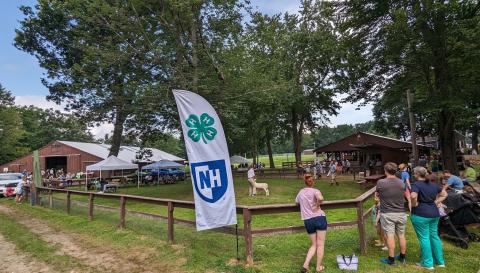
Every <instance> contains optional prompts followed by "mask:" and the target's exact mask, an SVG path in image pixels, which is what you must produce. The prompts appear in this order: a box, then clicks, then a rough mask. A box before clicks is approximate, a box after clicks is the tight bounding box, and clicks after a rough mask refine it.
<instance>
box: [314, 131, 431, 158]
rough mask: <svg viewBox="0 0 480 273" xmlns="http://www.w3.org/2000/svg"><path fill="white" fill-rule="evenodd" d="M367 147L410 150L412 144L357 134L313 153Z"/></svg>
mask: <svg viewBox="0 0 480 273" xmlns="http://www.w3.org/2000/svg"><path fill="white" fill-rule="evenodd" d="M369 146H371V147H373V146H377V147H379V146H381V147H384V148H388V149H410V148H411V147H412V144H411V143H410V142H408V141H403V140H398V139H394V138H390V137H385V136H379V135H375V134H371V133H365V132H357V133H355V134H352V135H349V136H347V137H345V138H342V139H340V140H338V141H336V142H333V143H330V144H327V145H325V146H323V147H319V148H317V149H315V152H316V153H322V152H346V151H354V150H358V149H362V147H363V148H367V147H369ZM417 146H418V147H425V146H424V145H420V144H417ZM425 148H427V147H425Z"/></svg>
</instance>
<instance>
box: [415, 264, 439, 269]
mask: <svg viewBox="0 0 480 273" xmlns="http://www.w3.org/2000/svg"><path fill="white" fill-rule="evenodd" d="M415 265H416V266H418V267H420V268H421V269H426V270H435V268H434V267H433V266H432V267H425V266H423V265H421V264H420V263H416V264H415Z"/></svg>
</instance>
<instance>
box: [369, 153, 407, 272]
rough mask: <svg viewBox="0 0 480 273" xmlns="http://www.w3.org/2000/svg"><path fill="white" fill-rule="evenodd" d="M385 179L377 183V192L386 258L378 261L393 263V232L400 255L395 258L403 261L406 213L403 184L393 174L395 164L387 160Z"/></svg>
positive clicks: (405, 245) (405, 242) (405, 246)
mask: <svg viewBox="0 0 480 273" xmlns="http://www.w3.org/2000/svg"><path fill="white" fill-rule="evenodd" d="M384 170H385V175H386V176H387V177H386V178H385V179H381V180H379V181H378V183H377V192H376V193H375V194H376V195H377V197H378V198H379V199H380V225H381V226H382V229H383V231H384V233H385V235H386V237H387V247H388V258H382V259H381V260H380V261H381V262H382V263H385V264H389V265H394V264H395V257H394V255H395V234H396V235H397V236H398V242H399V245H400V255H399V256H397V259H398V260H400V262H402V263H405V253H406V250H407V241H406V239H405V225H406V222H407V214H406V213H405V197H404V192H405V185H404V183H403V182H402V180H400V179H399V178H397V177H396V176H395V173H396V172H397V164H395V163H392V162H388V163H387V164H385V166H384Z"/></svg>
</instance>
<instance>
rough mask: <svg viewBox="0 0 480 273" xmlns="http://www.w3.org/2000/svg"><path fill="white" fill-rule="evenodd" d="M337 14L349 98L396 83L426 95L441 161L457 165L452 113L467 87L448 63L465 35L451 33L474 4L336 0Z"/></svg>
mask: <svg viewBox="0 0 480 273" xmlns="http://www.w3.org/2000/svg"><path fill="white" fill-rule="evenodd" d="M336 13H337V15H338V16H339V18H341V20H340V26H341V28H340V29H339V31H340V32H341V33H342V35H343V37H344V38H345V39H344V41H345V43H344V45H345V48H346V53H347V54H346V56H345V58H346V63H347V64H348V66H347V68H346V69H345V70H346V71H347V73H345V74H344V79H345V80H346V81H344V82H343V84H339V86H341V87H343V88H344V89H345V90H347V91H348V92H349V94H350V97H349V99H350V100H352V101H357V100H362V99H366V100H376V99H377V98H378V97H380V96H381V94H384V93H385V92H386V91H388V90H389V89H390V88H392V86H395V85H396V86H399V85H401V86H402V87H403V88H404V90H406V88H410V89H411V90H412V91H414V92H415V93H416V96H417V97H419V96H424V97H428V104H424V107H429V108H430V109H431V111H432V112H433V113H434V114H435V115H436V119H437V121H438V124H437V127H438V130H437V133H438V136H439V140H440V148H441V152H442V159H443V161H444V166H445V168H449V169H452V170H456V169H457V165H456V156H455V138H454V130H455V123H456V117H455V116H456V112H458V111H460V109H461V108H462V107H463V105H464V101H463V100H462V97H463V95H462V94H465V92H466V90H465V89H459V88H458V86H457V84H456V83H457V81H458V80H459V79H460V78H459V77H458V75H457V73H456V72H455V70H454V69H453V66H452V64H453V62H454V61H455V56H457V55H456V54H457V53H459V52H458V47H457V44H458V43H462V42H463V41H466V39H465V38H464V37H461V36H460V35H453V34H454V33H455V32H457V31H458V30H459V26H465V24H464V22H465V21H467V20H471V19H472V18H474V17H478V13H479V8H478V3H475V1H437V0H428V1H403V0H398V1H389V2H385V1H374V0H357V1H345V2H338V3H337V4H336ZM469 82H471V81H470V79H469Z"/></svg>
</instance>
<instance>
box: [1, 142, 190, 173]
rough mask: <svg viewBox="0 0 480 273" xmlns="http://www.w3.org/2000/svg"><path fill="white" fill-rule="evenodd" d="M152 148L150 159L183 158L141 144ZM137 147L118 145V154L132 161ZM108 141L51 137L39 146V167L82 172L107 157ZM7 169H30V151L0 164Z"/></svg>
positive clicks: (31, 157) (175, 159)
mask: <svg viewBox="0 0 480 273" xmlns="http://www.w3.org/2000/svg"><path fill="white" fill-rule="evenodd" d="M145 149H149V150H150V151H151V152H152V157H151V158H149V160H150V161H159V160H161V159H167V160H171V161H177V162H183V161H184V159H183V158H180V157H177V156H174V155H172V154H169V153H166V152H163V151H160V150H158V149H155V148H145ZM139 150H140V148H139V147H134V146H121V147H120V152H119V154H118V158H120V159H122V160H124V161H128V162H133V161H134V160H136V156H137V152H138V151H139ZM109 151H110V145H108V144H102V143H87V142H73V141H53V142H51V143H49V144H47V145H45V146H44V147H42V148H40V149H39V155H40V168H41V169H42V170H46V169H55V170H60V169H63V170H64V171H65V172H70V173H77V172H82V171H83V172H84V171H85V169H86V167H87V166H88V165H91V164H95V163H97V162H100V161H102V160H104V159H105V158H107V157H108V154H109ZM5 169H7V170H8V171H9V172H22V171H23V170H27V171H28V172H31V171H33V154H32V153H30V154H28V155H25V156H23V157H21V158H18V159H16V160H13V161H11V162H9V163H6V164H3V165H1V166H0V170H5Z"/></svg>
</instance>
